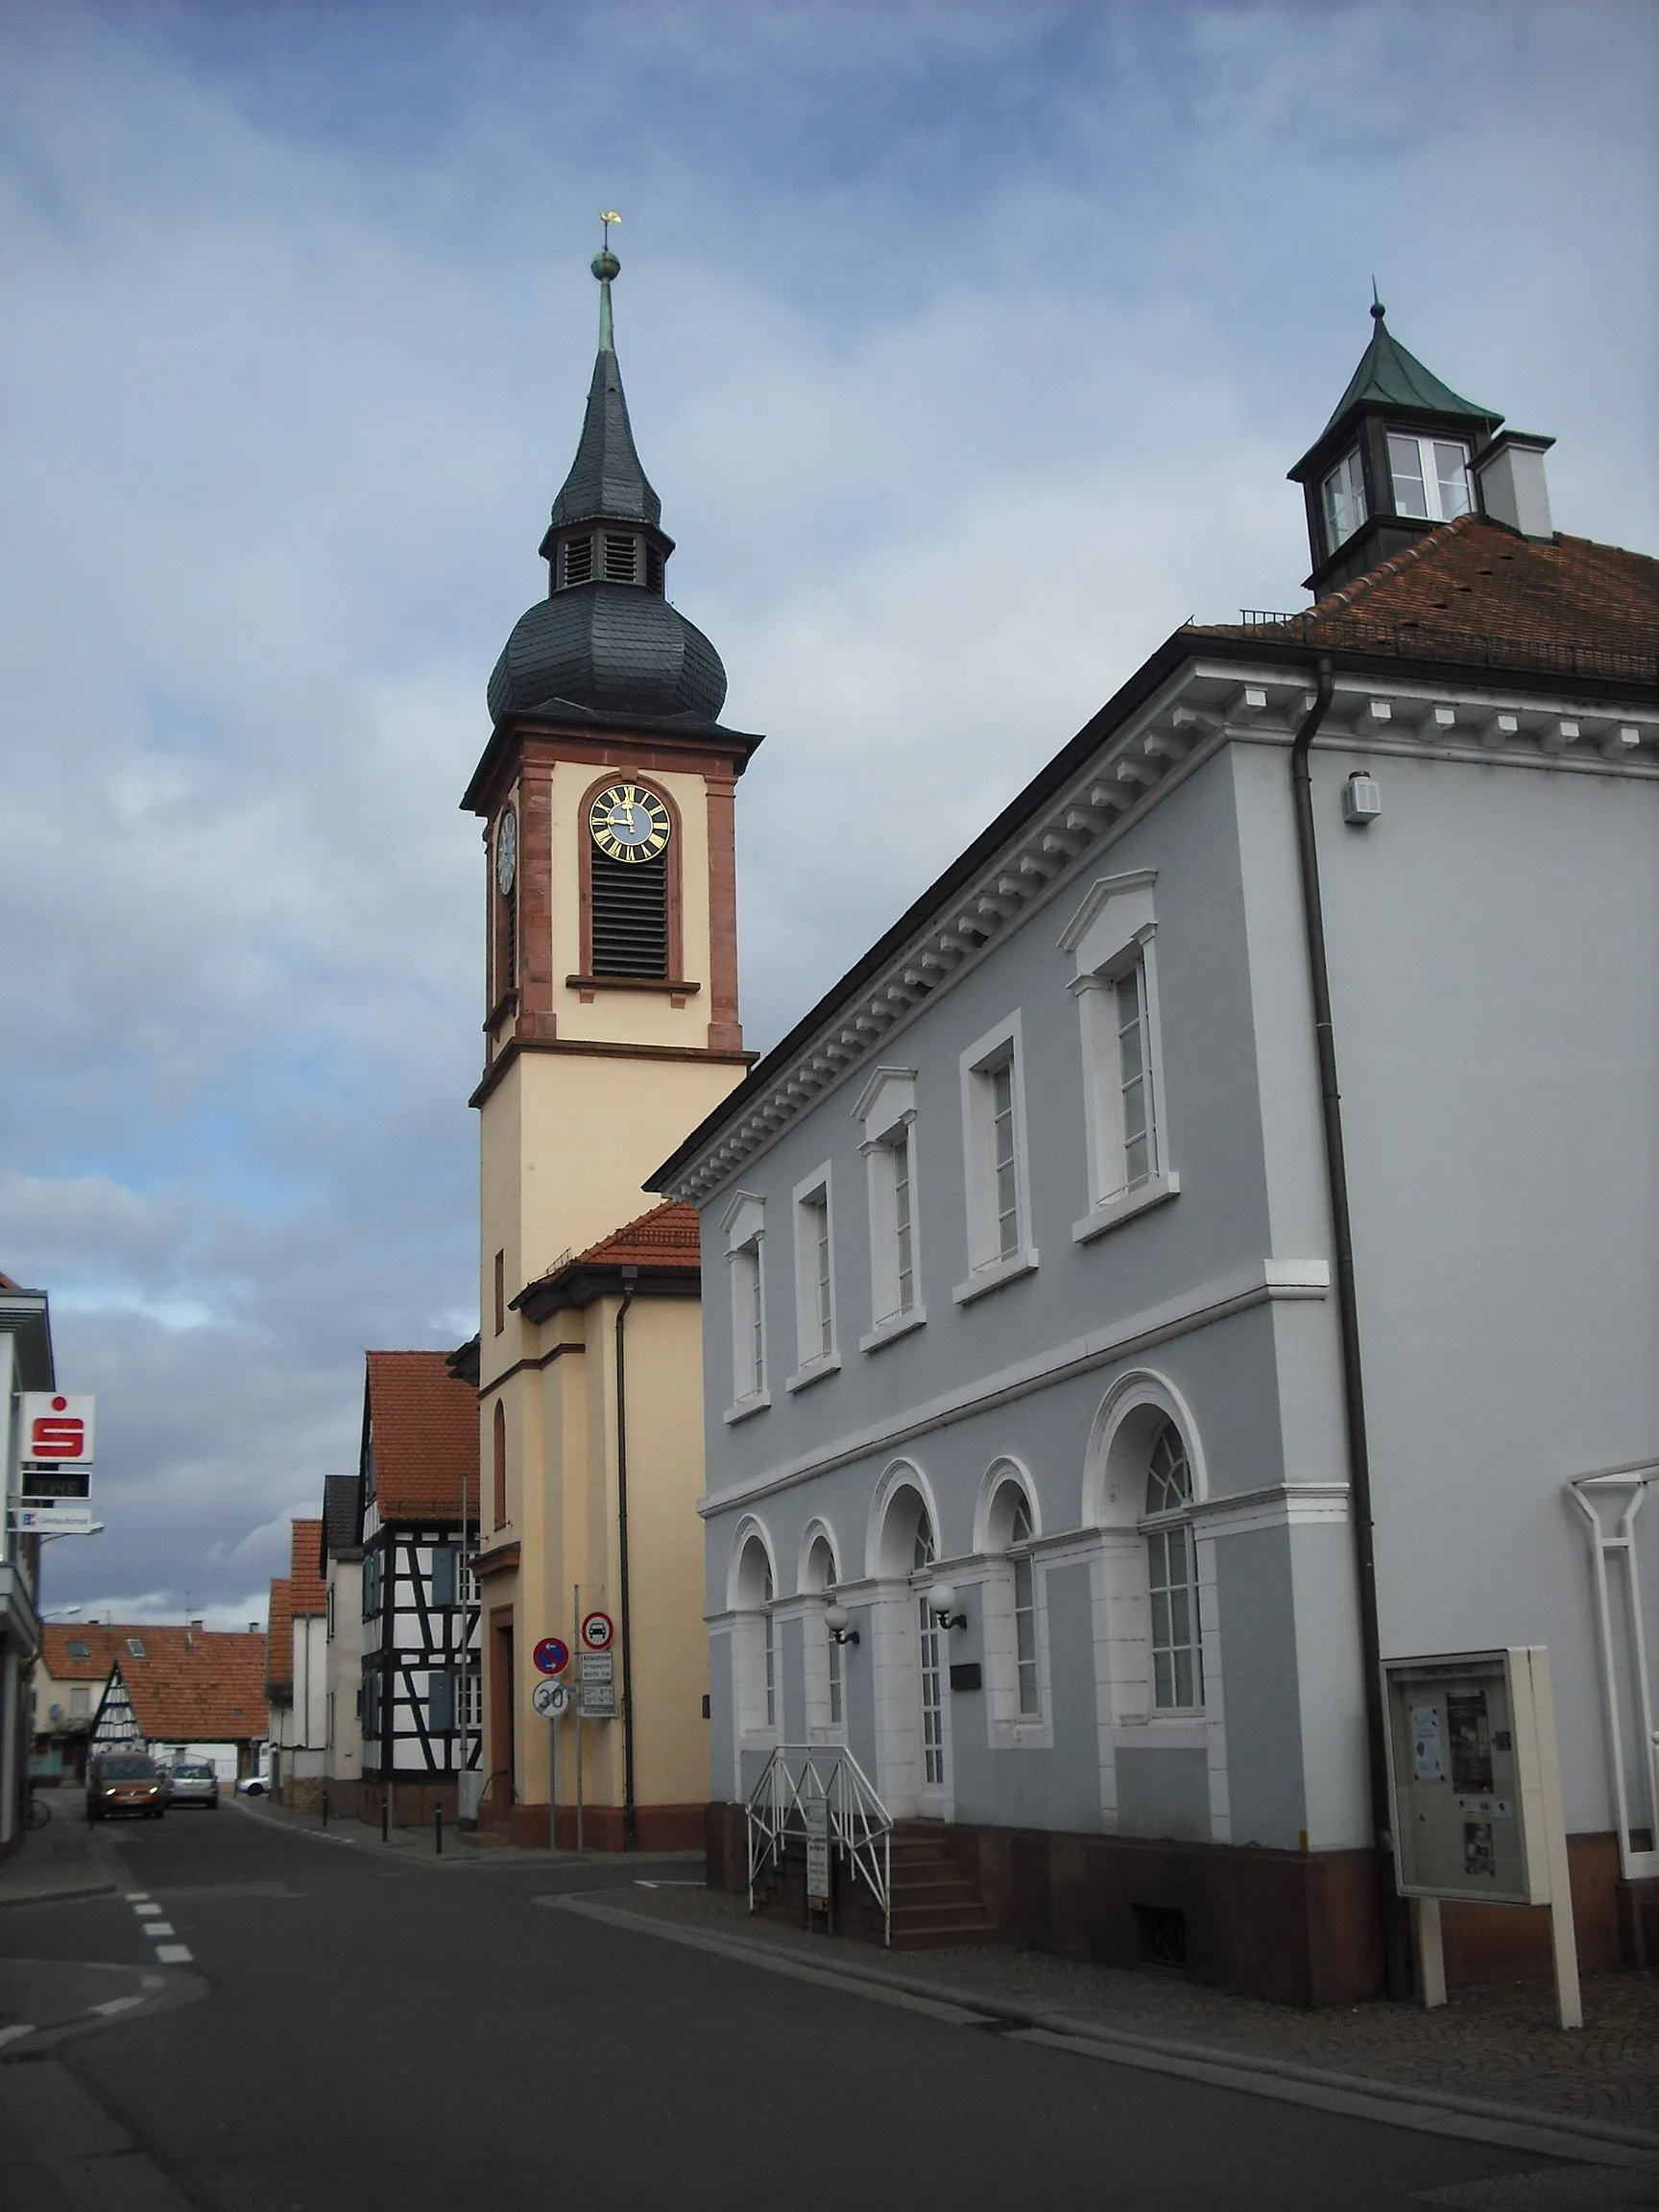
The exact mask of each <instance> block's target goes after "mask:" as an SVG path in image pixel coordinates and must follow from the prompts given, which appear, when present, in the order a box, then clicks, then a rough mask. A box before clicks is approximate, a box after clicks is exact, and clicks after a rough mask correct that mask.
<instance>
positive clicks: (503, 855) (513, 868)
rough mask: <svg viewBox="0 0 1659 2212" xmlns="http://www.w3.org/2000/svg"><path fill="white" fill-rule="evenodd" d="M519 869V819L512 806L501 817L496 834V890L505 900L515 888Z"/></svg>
mask: <svg viewBox="0 0 1659 2212" xmlns="http://www.w3.org/2000/svg"><path fill="white" fill-rule="evenodd" d="M517 868H518V817H517V814H515V813H514V811H513V809H512V807H511V806H509V807H508V809H507V811H506V813H505V814H503V815H502V817H501V827H500V829H497V830H496V832H495V888H496V890H497V891H499V892H500V894H501V896H502V898H503V899H505V898H506V896H507V894H508V892H509V891H511V890H512V888H513V878H514V876H515V875H516V874H517Z"/></svg>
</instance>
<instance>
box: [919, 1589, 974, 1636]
mask: <svg viewBox="0 0 1659 2212" xmlns="http://www.w3.org/2000/svg"><path fill="white" fill-rule="evenodd" d="M927 1603H928V1606H929V1608H930V1609H931V1611H932V1613H933V1615H934V1617H935V1619H936V1620H937V1621H938V1623H939V1625H940V1627H941V1628H966V1627H967V1625H968V1616H967V1614H966V1613H958V1612H957V1610H956V1585H955V1584H954V1583H953V1582H935V1583H934V1585H933V1587H932V1589H931V1590H929V1591H928V1593H927Z"/></svg>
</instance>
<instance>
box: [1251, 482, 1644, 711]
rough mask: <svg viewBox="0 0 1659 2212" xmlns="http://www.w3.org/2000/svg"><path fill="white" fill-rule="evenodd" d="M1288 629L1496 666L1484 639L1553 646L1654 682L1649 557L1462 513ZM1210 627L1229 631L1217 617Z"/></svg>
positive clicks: (1571, 657) (1303, 636)
mask: <svg viewBox="0 0 1659 2212" xmlns="http://www.w3.org/2000/svg"><path fill="white" fill-rule="evenodd" d="M1289 627H1290V628H1291V629H1292V630H1293V633H1294V635H1295V636H1296V637H1298V638H1299V639H1300V640H1301V641H1302V642H1304V643H1307V644H1326V645H1333V646H1344V645H1349V646H1360V647H1362V646H1364V645H1365V644H1367V643H1369V642H1373V641H1375V642H1378V643H1383V644H1386V645H1387V647H1388V649H1389V650H1391V651H1411V652H1414V653H1416V654H1417V655H1419V656H1420V657H1421V658H1424V659H1434V660H1439V659H1449V660H1463V659H1490V660H1492V661H1495V662H1496V663H1497V664H1498V665H1503V660H1504V656H1503V653H1502V652H1500V651H1497V650H1492V648H1496V647H1498V646H1500V645H1507V646H1509V647H1512V648H1514V649H1515V656H1514V657H1515V659H1516V660H1517V661H1520V662H1521V663H1523V664H1526V665H1534V664H1536V663H1537V662H1538V661H1540V660H1548V659H1550V658H1551V656H1552V655H1554V656H1558V657H1559V658H1560V659H1561V660H1562V661H1567V662H1569V663H1573V662H1575V664H1576V665H1578V666H1579V667H1581V668H1582V669H1584V670H1585V671H1587V672H1603V673H1607V674H1611V675H1621V674H1629V675H1632V676H1635V677H1637V678H1638V679H1639V680H1644V681H1647V682H1649V683H1651V682H1654V681H1656V680H1659V659H1656V657H1659V561H1656V560H1654V559H1652V558H1651V557H1650V556H1649V555H1648V554H1646V553H1631V552H1628V551H1626V550H1625V548H1624V547H1623V546H1621V545H1600V544H1598V543H1596V542H1595V541H1593V540H1591V539H1589V538H1568V537H1563V536H1557V537H1555V538H1554V539H1552V540H1549V541H1544V540H1534V539H1528V538H1519V537H1517V536H1516V535H1515V533H1514V532H1513V531H1510V530H1505V529H1503V528H1502V527H1501V526H1500V525H1499V524H1497V523H1495V522H1488V521H1486V520H1485V519H1484V517H1480V516H1479V515H1464V516H1461V517H1459V518H1458V519H1457V520H1456V521H1455V522H1450V523H1448V524H1447V525H1446V526H1445V527H1444V528H1443V529H1439V530H1431V531H1429V532H1428V533H1427V534H1426V535H1425V536H1423V537H1421V538H1419V539H1417V540H1416V541H1414V542H1413V543H1412V544H1410V545H1408V546H1407V548H1406V550H1405V551H1404V552H1403V553H1396V554H1395V555H1394V556H1393V558H1392V559H1391V560H1388V561H1383V562H1380V563H1379V564H1378V565H1377V566H1376V567H1375V568H1373V569H1370V570H1369V571H1368V572H1367V573H1366V574H1365V575H1363V576H1358V577H1356V578H1355V579H1354V581H1353V582H1352V583H1351V584H1345V585H1343V586H1342V588H1341V589H1339V590H1335V591H1328V592H1327V593H1326V594H1325V596H1324V598H1322V599H1320V600H1318V601H1316V602H1315V604H1314V605H1313V606H1312V607H1310V608H1309V609H1308V610H1307V611H1306V612H1305V613H1302V614H1299V615H1296V616H1293V617H1291V618H1290V621H1289ZM1250 628H1251V634H1253V635H1259V634H1260V631H1259V629H1258V628H1257V627H1256V626H1254V625H1252V626H1250ZM1211 635H1220V636H1223V637H1237V636H1238V635H1239V631H1238V628H1237V627H1236V626H1234V625H1232V624H1226V625H1221V626H1219V628H1218V630H1216V631H1213V632H1211ZM1624 661H1628V662H1629V663H1630V665H1628V666H1624V665H1621V663H1622V662H1624ZM1644 661H1645V662H1646V665H1645V666H1644V665H1642V663H1643V662H1644Z"/></svg>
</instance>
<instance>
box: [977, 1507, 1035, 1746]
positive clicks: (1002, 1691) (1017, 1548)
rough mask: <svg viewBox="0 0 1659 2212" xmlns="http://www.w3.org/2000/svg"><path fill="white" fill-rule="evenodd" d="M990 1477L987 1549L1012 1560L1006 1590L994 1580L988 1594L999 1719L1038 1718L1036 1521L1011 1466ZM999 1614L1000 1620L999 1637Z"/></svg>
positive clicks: (988, 1624) (990, 1653)
mask: <svg viewBox="0 0 1659 2212" xmlns="http://www.w3.org/2000/svg"><path fill="white" fill-rule="evenodd" d="M988 1480H989V1481H990V1482H991V1483H992V1484H994V1487H993V1489H992V1492H991V1502H990V1505H989V1507H988V1508H987V1509H986V1512H985V1518H984V1539H983V1540H984V1548H985V1550H986V1551H993V1552H996V1551H1000V1552H1001V1553H1002V1554H1003V1556H1004V1558H1005V1559H1006V1560H1007V1563H1008V1564H1007V1568H1006V1570H1005V1575H1006V1579H1005V1580H1004V1581H1003V1583H1002V1585H1001V1588H1000V1590H998V1588H997V1586H996V1585H995V1584H991V1585H988V1587H987V1592H986V1597H987V1610H986V1639H987V1641H986V1654H985V1655H986V1659H987V1662H988V1663H989V1664H990V1666H991V1670H992V1686H993V1692H994V1696H995V1708H996V1710H997V1717H998V1719H1004V1720H1006V1719H1019V1720H1034V1719H1037V1718H1038V1717H1039V1716H1040V1715H1041V1713H1042V1710H1043V1699H1042V1692H1041V1688H1040V1684H1039V1679H1038V1665H1037V1570H1036V1565H1035V1563H1034V1561H1033V1559H1032V1556H1031V1544H1032V1540H1033V1539H1034V1537H1035V1536H1036V1533H1037V1528H1036V1523H1035V1521H1034V1520H1033V1518H1032V1513H1031V1501H1030V1498H1029V1497H1028V1495H1027V1493H1026V1489H1025V1484H1024V1482H1023V1480H1022V1479H1021V1477H1020V1476H1018V1475H1016V1474H1015V1473H1014V1472H1013V1470H1012V1469H1011V1468H1009V1469H1007V1470H1006V1471H1005V1472H1004V1473H1003V1475H1002V1477H1001V1479H998V1471H997V1469H996V1468H995V1467H994V1468H993V1469H992V1470H991V1474H990V1476H989V1477H988ZM993 1607H995V1613H994V1612H993ZM994 1618H995V1619H997V1620H998V1623H999V1625H998V1629H997V1632H996V1635H995V1637H993V1633H992V1622H993V1619H994ZM1010 1629H1012V1635H1011V1636H1010V1635H1009V1630H1010Z"/></svg>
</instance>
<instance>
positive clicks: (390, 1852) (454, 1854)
mask: <svg viewBox="0 0 1659 2212" xmlns="http://www.w3.org/2000/svg"><path fill="white" fill-rule="evenodd" d="M236 1809H237V1811H238V1812H239V1813H246V1814H248V1815H251V1816H252V1818H253V1819H255V1820H269V1821H270V1822H272V1823H273V1824H274V1825H275V1826H276V1827H279V1828H288V1829H292V1830H295V1831H297V1832H298V1833H299V1834H301V1835H302V1836H316V1837H321V1838H324V1839H326V1840H328V1841H330V1842H334V1843H343V1844H344V1843H349V1844H350V1845H351V1847H352V1848H353V1849H354V1850H360V1851H370V1852H374V1853H379V1854H383V1855H385V1856H387V1857H390V1858H396V1859H399V1860H401V1861H402V1862H403V1863H404V1864H405V1865H409V1864H416V1865H421V1866H426V1867H433V1868H436V1869H437V1870H438V1871H440V1872H447V1871H451V1870H453V1869H454V1868H456V1867H468V1868H474V1869H478V1868H485V1867H496V1868H502V1869H506V1868H516V1869H517V1871H518V1872H519V1873H521V1874H522V1873H525V1872H531V1873H533V1872H534V1871H535V1870H536V1869H537V1868H538V1867H549V1868H551V1867H555V1866H557V1867H559V1868H561V1869H563V1868H565V1867H567V1866H594V1867H599V1866H606V1867H614V1868H616V1869H617V1871H618V1874H620V1873H621V1872H622V1871H623V1870H624V1869H625V1868H626V1867H629V1866H637V1865H638V1866H643V1865H652V1866H668V1865H683V1866H684V1867H685V1869H687V1870H694V1871H695V1874H696V1878H697V1880H698V1881H699V1882H701V1881H702V1879H703V1854H702V1852H701V1851H631V1852H629V1853H628V1854H627V1855H626V1857H624V1855H623V1854H622V1853H620V1852H616V1851H588V1852H585V1853H583V1854H582V1855H581V1856H580V1857H579V1856H578V1855H577V1853H576V1852H574V1851H565V1850H561V1851H547V1850H541V1849H537V1850H531V1849H526V1848H522V1847H520V1846H518V1845H516V1844H507V1843H499V1842H496V1841H494V1840H493V1839H492V1840H491V1841H490V1842H488V1843H486V1842H481V1841H480V1840H479V1839H477V1837H476V1836H475V1835H474V1834H473V1833H472V1832H471V1831H470V1830H468V1829H464V1828H458V1827H456V1825H455V1824H454V1822H453V1821H449V1820H445V1823H444V1852H443V1856H442V1858H440V1857H439V1855H438V1851H437V1848H436V1838H435V1836H434V1833H433V1829H432V1827H431V1825H430V1824H429V1823H428V1824H426V1825H424V1826H422V1827H420V1828H394V1829H393V1830H392V1833H391V1838H390V1839H389V1840H388V1841H386V1842H382V1841H381V1839H380V1829H379V1825H378V1823H376V1822H371V1821H367V1820H357V1819H350V1818H345V1817H342V1816H341V1815H338V1814H334V1815H330V1817H329V1820H328V1824H327V1826H326V1827H325V1826H324V1824H323V1819H322V1815H320V1814H317V1813H297V1812H294V1811H293V1810H292V1809H291V1808H290V1807H288V1806H286V1805H277V1804H275V1803H273V1801H272V1800H271V1799H270V1798H269V1797H253V1798H249V1797H238V1798H237V1800H236Z"/></svg>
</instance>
